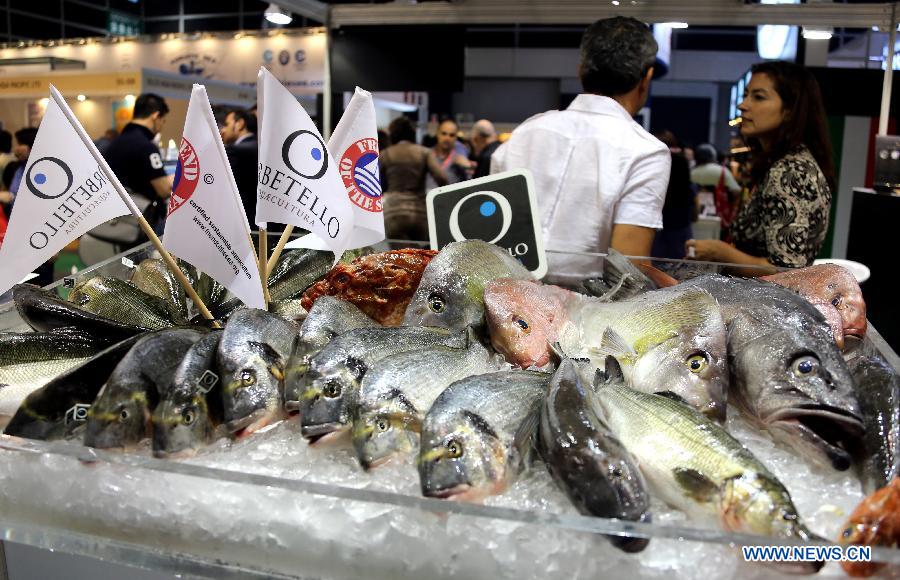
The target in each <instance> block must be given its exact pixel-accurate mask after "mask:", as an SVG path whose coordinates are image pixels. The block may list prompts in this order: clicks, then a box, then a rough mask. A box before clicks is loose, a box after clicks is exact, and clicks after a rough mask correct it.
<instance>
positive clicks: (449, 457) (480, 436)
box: [419, 371, 551, 501]
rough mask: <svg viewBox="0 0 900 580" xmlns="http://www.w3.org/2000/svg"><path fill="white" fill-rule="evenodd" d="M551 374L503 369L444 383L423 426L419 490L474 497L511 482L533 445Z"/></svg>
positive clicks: (431, 494)
mask: <svg viewBox="0 0 900 580" xmlns="http://www.w3.org/2000/svg"><path fill="white" fill-rule="evenodd" d="M550 378H551V375H550V374H547V373H539V372H532V371H506V372H497V373H489V374H485V375H476V376H473V377H468V378H465V379H462V380H460V381H456V382H455V383H453V384H452V385H450V386H449V387H447V389H446V390H445V391H444V392H443V393H441V394H440V396H438V398H437V399H436V400H435V401H434V404H433V405H432V406H431V409H430V410H429V411H428V413H427V414H426V415H425V421H424V423H423V425H422V440H421V445H420V449H419V482H420V483H421V486H422V494H423V495H425V496H428V497H439V498H446V499H456V500H462V501H479V500H481V499H483V498H484V497H485V496H488V495H493V494H497V493H501V492H502V491H503V490H504V489H506V487H507V486H508V485H509V484H510V483H512V482H513V481H515V479H516V478H517V477H518V476H519V474H520V473H521V472H522V471H523V470H524V469H525V467H526V463H527V460H528V458H529V457H530V455H531V452H532V450H533V448H534V438H535V434H536V430H537V424H538V422H539V415H540V409H541V404H542V403H543V400H544V397H546V394H547V384H548V383H549V382H550Z"/></svg>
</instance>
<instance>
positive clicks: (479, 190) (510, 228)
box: [425, 169, 547, 278]
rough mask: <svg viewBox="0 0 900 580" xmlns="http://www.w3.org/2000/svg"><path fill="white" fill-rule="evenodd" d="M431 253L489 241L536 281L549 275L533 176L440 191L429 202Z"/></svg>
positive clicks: (520, 173)
mask: <svg viewBox="0 0 900 580" xmlns="http://www.w3.org/2000/svg"><path fill="white" fill-rule="evenodd" d="M425 205H426V208H427V211H428V234H429V239H430V241H431V249H433V250H439V249H441V248H443V247H444V246H446V245H447V244H449V243H450V242H459V241H462V240H484V241H485V242H489V243H491V244H497V245H498V246H500V247H501V248H504V249H506V251H507V252H509V254H510V255H511V256H512V257H514V258H516V259H518V260H519V261H520V262H522V265H524V266H525V267H526V268H528V270H530V271H531V272H532V273H533V274H534V276H535V277H536V278H541V277H543V276H544V274H546V273H547V254H546V252H545V251H544V241H543V237H542V235H541V227H540V223H539V216H540V214H539V213H538V210H537V200H536V198H535V194H534V185H533V180H532V178H531V172H529V171H528V170H527V169H517V170H514V171H505V172H503V173H497V174H494V175H488V176H487V177H481V178H478V179H473V180H471V181H463V182H460V183H455V184H453V185H446V186H444V187H438V188H435V189H432V190H431V191H429V192H428V195H427V196H426V197H425Z"/></svg>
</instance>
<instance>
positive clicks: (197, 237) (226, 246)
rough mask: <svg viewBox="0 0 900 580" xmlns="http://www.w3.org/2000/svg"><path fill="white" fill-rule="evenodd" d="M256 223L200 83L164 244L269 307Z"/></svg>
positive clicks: (250, 303) (237, 293)
mask: <svg viewBox="0 0 900 580" xmlns="http://www.w3.org/2000/svg"><path fill="white" fill-rule="evenodd" d="M250 240H251V238H250V226H249V224H248V223H247V215H246V214H245V212H244V206H243V204H242V203H241V198H240V194H239V193H238V189H237V185H236V184H235V181H234V176H233V175H232V173H231V167H230V166H229V164H228V158H227V157H226V155H225V147H224V145H223V144H222V137H221V136H220V135H219V130H218V127H217V126H216V121H215V118H214V117H213V113H212V108H211V107H210V104H209V97H208V96H207V94H206V88H205V87H203V85H194V88H193V91H192V92H191V100H190V103H188V110H187V118H186V120H185V123H184V133H183V136H182V139H181V148H180V150H179V152H178V166H177V168H176V170H175V183H174V186H173V188H172V195H171V197H169V212H168V216H167V217H166V230H165V234H164V236H163V246H165V247H166V249H167V250H169V251H170V252H171V253H173V254H175V255H176V256H178V257H179V258H181V259H183V260H186V261H188V262H190V263H191V264H193V265H194V266H196V267H197V268H198V269H200V270H202V271H203V272H206V273H207V274H209V275H210V276H211V277H212V278H213V279H214V280H216V281H217V282H219V283H220V284H222V285H223V286H225V287H226V288H228V290H230V291H231V292H232V293H233V294H234V295H235V296H237V297H238V298H240V299H241V300H242V301H243V302H244V304H246V305H247V306H250V307H252V308H261V309H265V308H266V301H265V298H264V297H263V288H262V283H261V282H260V277H259V269H258V267H257V264H256V258H255V256H256V254H255V252H254V249H253V244H252V242H251V241H250Z"/></svg>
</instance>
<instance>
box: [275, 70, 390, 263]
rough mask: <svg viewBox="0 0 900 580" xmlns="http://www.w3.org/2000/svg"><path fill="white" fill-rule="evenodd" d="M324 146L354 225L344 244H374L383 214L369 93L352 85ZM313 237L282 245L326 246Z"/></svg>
mask: <svg viewBox="0 0 900 580" xmlns="http://www.w3.org/2000/svg"><path fill="white" fill-rule="evenodd" d="M328 150H329V151H331V152H332V154H333V155H335V159H337V160H338V172H339V173H340V176H341V180H342V181H343V184H344V188H345V191H346V193H347V196H348V197H349V198H350V201H351V203H353V217H354V227H353V233H352V234H351V235H350V241H349V243H348V246H347V248H348V249H353V248H361V247H363V246H369V245H372V244H377V243H378V242H380V241H382V240H383V239H384V214H383V213H382V211H381V178H380V176H379V174H378V125H377V123H376V121H375V103H373V102H372V93H370V92H369V91H364V90H363V89H361V88H359V87H356V92H355V93H354V94H353V98H352V99H350V104H348V105H347V110H346V111H344V114H343V115H342V116H341V120H340V122H339V123H338V125H337V127H335V129H334V133H332V135H331V139H329V140H328ZM317 241H319V240H318V237H316V236H312V235H306V236H303V237H302V238H300V239H297V240H294V241H293V242H291V243H289V244H287V245H286V246H285V247H286V248H313V249H316V250H324V249H327V248H325V247H324V246H315V245H314V244H315V243H316V242H317Z"/></svg>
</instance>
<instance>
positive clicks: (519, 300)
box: [484, 278, 578, 369]
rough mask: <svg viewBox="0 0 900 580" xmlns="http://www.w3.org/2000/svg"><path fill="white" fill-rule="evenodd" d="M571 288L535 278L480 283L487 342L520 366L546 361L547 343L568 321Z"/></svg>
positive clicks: (535, 365)
mask: <svg viewBox="0 0 900 580" xmlns="http://www.w3.org/2000/svg"><path fill="white" fill-rule="evenodd" d="M576 300H578V298H576V296H575V294H574V293H573V292H570V291H568V290H564V289H562V288H560V287H558V286H552V285H544V284H541V283H540V282H537V281H535V280H517V279H514V278H498V279H496V280H491V281H490V282H488V283H487V285H486V286H485V287H484V306H485V320H486V321H487V328H488V334H490V337H491V344H492V345H493V347H494V348H495V349H497V352H499V353H501V354H502V355H503V356H504V357H506V360H507V361H508V362H509V363H510V364H514V365H518V366H520V367H522V368H523V369H527V368H530V367H543V366H544V365H546V364H547V363H549V362H550V357H551V351H550V345H552V344H554V343H556V342H558V341H559V333H560V332H561V331H562V330H563V328H564V327H565V326H566V324H568V323H569V322H570V321H569V314H568V310H567V305H568V304H569V303H571V302H573V301H576Z"/></svg>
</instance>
